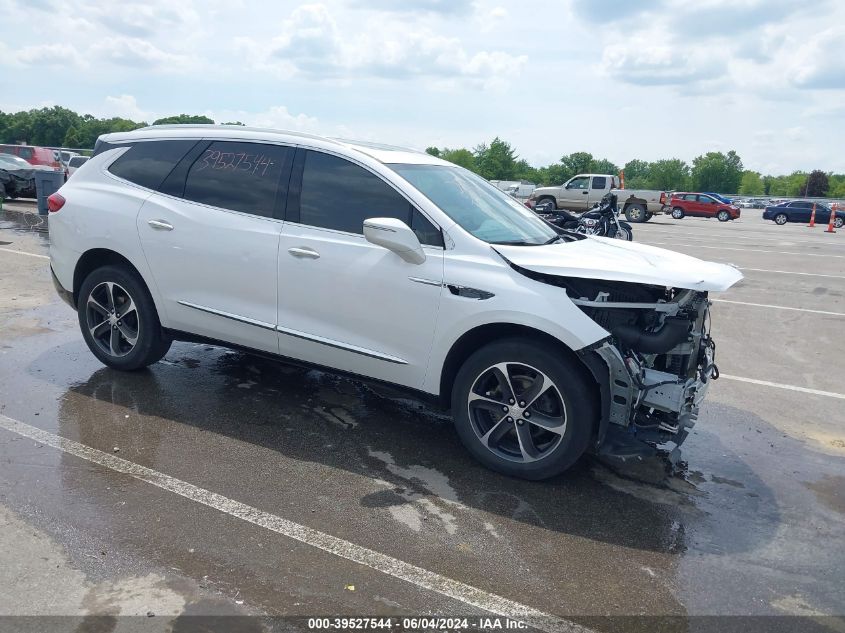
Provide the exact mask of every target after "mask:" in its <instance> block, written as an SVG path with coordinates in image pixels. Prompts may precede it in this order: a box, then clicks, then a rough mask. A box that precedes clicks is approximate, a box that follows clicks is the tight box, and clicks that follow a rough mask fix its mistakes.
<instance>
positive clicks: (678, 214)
mask: <svg viewBox="0 0 845 633" xmlns="http://www.w3.org/2000/svg"><path fill="white" fill-rule="evenodd" d="M672 217H673V218H675V219H676V220H682V219H683V217H684V210H683V209H682V208H681V207H675V208H674V209H672Z"/></svg>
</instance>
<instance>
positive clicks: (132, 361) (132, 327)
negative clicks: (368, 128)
mask: <svg viewBox="0 0 845 633" xmlns="http://www.w3.org/2000/svg"><path fill="white" fill-rule="evenodd" d="M77 311H78V315H79V327H80V328H81V329H82V337H83V338H84V339H85V342H86V343H87V344H88V348H89V349H90V350H91V352H92V353H93V354H94V356H96V357H97V358H98V359H99V360H100V362H101V363H103V364H104V365H108V366H109V367H112V368H114V369H119V370H121V371H133V370H135V369H141V368H142V367H146V366H147V365H152V364H153V363H155V362H157V361H159V360H161V358H162V357H163V356H164V355H165V354H166V353H167V350H168V349H170V339H169V338H167V337H166V336H165V335H164V333H163V332H162V330H161V323H160V322H159V320H158V314H157V313H156V309H155V305H154V304H153V299H152V297H151V296H150V293H149V291H148V290H147V287H146V286H145V285H144V282H143V281H142V280H141V279H140V278H139V277H138V275H137V274H136V273H134V272H133V271H131V270H129V269H128V268H125V267H122V266H104V267H103V268H98V269H97V270H95V271H94V272H92V273H91V274H90V275H88V277H86V278H85V281H83V282H82V286H81V287H80V289H79V303H78V305H77Z"/></svg>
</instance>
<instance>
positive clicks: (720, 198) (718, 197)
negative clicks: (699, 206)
mask: <svg viewBox="0 0 845 633" xmlns="http://www.w3.org/2000/svg"><path fill="white" fill-rule="evenodd" d="M703 193H705V194H706V195H708V196H710V197H712V198H716V200H718V201H719V202H723V203H724V204H733V203H734V201H733V200H731V199H730V198H726V197H725V196H723V195H720V194H718V193H713V192H712V191H704V192H703Z"/></svg>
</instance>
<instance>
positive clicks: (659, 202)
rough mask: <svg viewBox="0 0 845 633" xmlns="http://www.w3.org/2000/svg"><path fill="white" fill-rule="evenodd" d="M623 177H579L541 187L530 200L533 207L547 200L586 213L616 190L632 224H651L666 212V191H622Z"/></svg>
mask: <svg viewBox="0 0 845 633" xmlns="http://www.w3.org/2000/svg"><path fill="white" fill-rule="evenodd" d="M618 187H619V178H617V177H616V176H611V175H609V174H578V175H577V176H573V177H572V178H570V179H569V180H567V181H566V182H565V183H563V184H562V185H560V186H559V187H538V188H537V189H535V190H534V191H533V193H532V194H531V197H530V198H529V199H528V201H529V205H530V206H532V207H533V205H534V204H536V203H538V202H542V201H544V200H550V201H552V202H554V204H555V208H557V209H567V210H569V211H586V210H587V209H589V208H591V207H592V206H593V205H595V204H596V203H597V202H598V201H599V200H601V198H602V196H604V195H605V194H606V193H607V192H609V191H612V192H613V193H615V194H616V197H617V203H618V205H619V209H620V210H621V211H622V212H623V213H624V214H625V217H626V218H627V219H628V221H629V222H647V221H648V220H650V219H651V217H652V216H653V215H655V214H657V213H661V212H663V210H664V206H665V204H666V203H667V202H668V198H667V196H666V192H665V191H651V190H649V189H619V188H618Z"/></svg>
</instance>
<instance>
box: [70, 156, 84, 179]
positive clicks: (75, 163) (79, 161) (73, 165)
mask: <svg viewBox="0 0 845 633" xmlns="http://www.w3.org/2000/svg"><path fill="white" fill-rule="evenodd" d="M88 158H89V157H88V156H82V155H80V154H77V155H76V156H71V157H70V160H69V161H68V164H67V175H68V178H70V177H71V176H73V172H75V171H76V170H77V169H79V168H80V167H82V166H83V165H84V164H85V163H87V162H88Z"/></svg>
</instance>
